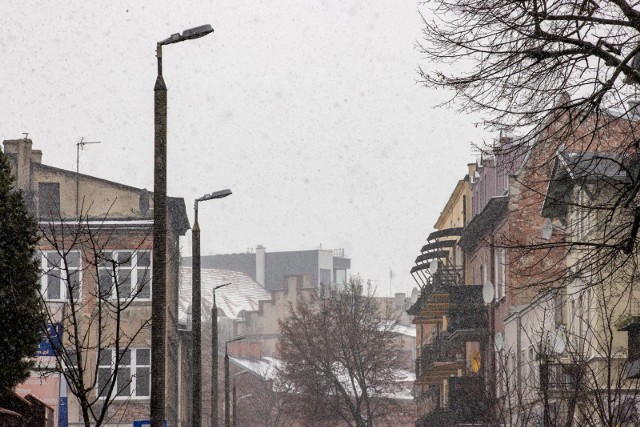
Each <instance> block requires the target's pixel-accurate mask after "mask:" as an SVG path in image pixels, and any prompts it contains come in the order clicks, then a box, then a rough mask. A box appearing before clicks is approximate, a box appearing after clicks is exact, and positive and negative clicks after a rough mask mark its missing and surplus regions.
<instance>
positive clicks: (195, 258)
mask: <svg viewBox="0 0 640 427" xmlns="http://www.w3.org/2000/svg"><path fill="white" fill-rule="evenodd" d="M230 194H231V190H229V189H227V190H221V191H215V192H213V193H211V194H205V195H204V196H202V197H200V198H198V199H196V200H195V201H194V202H193V208H194V211H195V214H194V220H193V229H192V230H191V263H192V265H191V272H192V273H191V331H192V332H191V335H192V337H193V350H192V353H191V356H192V358H193V359H192V366H193V383H192V386H193V389H192V390H193V391H192V396H193V400H192V415H191V419H192V423H191V425H192V426H194V427H200V426H201V425H202V399H201V396H202V359H201V354H202V313H201V287H200V282H201V280H200V273H201V271H200V224H198V202H204V201H207V200H213V199H222V198H224V197H227V196H229V195H230Z"/></svg>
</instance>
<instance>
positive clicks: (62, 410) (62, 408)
mask: <svg viewBox="0 0 640 427" xmlns="http://www.w3.org/2000/svg"><path fill="white" fill-rule="evenodd" d="M68 425H69V423H68V413H67V398H66V397H61V398H60V402H59V404H58V427H68Z"/></svg>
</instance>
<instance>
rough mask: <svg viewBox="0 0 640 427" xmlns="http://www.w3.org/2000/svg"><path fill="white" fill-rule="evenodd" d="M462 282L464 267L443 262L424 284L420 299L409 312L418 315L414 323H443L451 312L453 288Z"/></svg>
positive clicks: (459, 285)
mask: <svg viewBox="0 0 640 427" xmlns="http://www.w3.org/2000/svg"><path fill="white" fill-rule="evenodd" d="M461 283H462V268H459V267H454V266H448V265H446V264H445V263H442V262H441V263H440V266H439V268H438V270H437V271H436V272H435V273H433V274H432V275H431V277H430V278H429V280H428V281H427V282H426V283H425V286H423V288H422V295H421V296H420V299H419V300H418V301H417V302H416V304H414V307H412V308H411V311H410V312H409V314H414V316H416V317H415V319H414V323H423V324H425V323H441V322H442V318H443V316H446V315H448V313H449V305H450V293H451V289H453V288H459V287H461ZM418 303H419V305H418Z"/></svg>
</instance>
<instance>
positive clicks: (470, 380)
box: [449, 375, 489, 424]
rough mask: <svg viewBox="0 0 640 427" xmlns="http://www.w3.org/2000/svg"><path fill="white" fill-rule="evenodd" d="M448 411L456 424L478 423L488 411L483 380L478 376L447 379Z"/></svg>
mask: <svg viewBox="0 0 640 427" xmlns="http://www.w3.org/2000/svg"><path fill="white" fill-rule="evenodd" d="M449 409H450V411H451V412H452V413H453V414H454V419H455V422H456V423H465V424H468V423H473V422H478V421H480V420H481V419H482V418H483V416H484V415H486V414H487V411H488V409H489V400H488V399H487V394H486V390H485V384H484V378H483V377H482V376H480V375H465V376H462V377H452V378H449Z"/></svg>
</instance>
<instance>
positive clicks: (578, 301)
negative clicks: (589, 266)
mask: <svg viewBox="0 0 640 427" xmlns="http://www.w3.org/2000/svg"><path fill="white" fill-rule="evenodd" d="M624 288H625V287H624V286H621V285H620V283H619V282H618V283H611V282H609V283H606V282H604V281H602V282H599V283H598V284H597V285H594V286H590V287H584V286H582V285H576V286H574V287H571V288H568V289H565V292H560V291H558V290H550V291H548V292H546V293H545V294H543V295H541V296H540V297H539V298H538V299H537V300H536V301H535V302H534V303H533V304H531V305H530V306H528V307H526V308H524V309H521V310H519V311H516V313H514V314H513V315H512V316H513V317H512V319H511V320H510V322H508V324H507V326H506V329H507V330H509V328H510V326H509V323H510V324H511V325H512V326H513V327H514V328H518V330H517V331H515V330H513V331H515V332H517V333H512V334H511V337H512V338H514V341H511V342H509V341H507V342H505V345H504V348H501V349H500V351H498V353H497V354H498V357H497V368H498V384H497V389H498V393H497V399H496V400H495V402H494V408H495V409H496V410H495V412H494V417H493V419H492V420H491V423H490V425H495V426H511V427H524V426H530V425H545V426H553V427H572V426H578V425H580V426H593V427H596V426H613V425H619V426H632V425H637V423H638V422H640V418H638V407H640V395H639V394H638V390H639V389H638V380H637V378H635V377H633V376H630V370H629V366H630V362H629V361H628V360H627V349H626V346H627V343H626V341H625V340H626V336H625V334H624V333H622V332H620V331H619V330H618V329H619V328H620V327H621V322H622V323H624V319H625V317H624V316H621V313H623V312H624V307H625V306H626V305H628V304H629V301H630V298H629V294H628V290H625V289H624ZM516 319H517V320H516ZM516 336H519V338H518V339H517V341H519V342H515V341H516V340H515V337H516ZM518 348H521V351H520V352H518V350H517V349H518Z"/></svg>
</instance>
